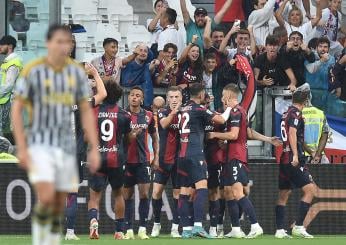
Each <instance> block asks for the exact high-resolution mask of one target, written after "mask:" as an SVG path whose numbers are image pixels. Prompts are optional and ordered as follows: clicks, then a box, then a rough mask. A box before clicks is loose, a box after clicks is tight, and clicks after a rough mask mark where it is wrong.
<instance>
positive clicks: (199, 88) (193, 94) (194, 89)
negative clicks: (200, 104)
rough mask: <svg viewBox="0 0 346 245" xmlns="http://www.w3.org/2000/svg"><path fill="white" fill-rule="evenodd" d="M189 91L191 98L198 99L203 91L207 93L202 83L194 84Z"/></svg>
mask: <svg viewBox="0 0 346 245" xmlns="http://www.w3.org/2000/svg"><path fill="white" fill-rule="evenodd" d="M189 90H190V96H191V97H197V96H198V95H199V94H200V93H201V92H202V91H205V88H204V86H203V85H202V84H201V83H194V84H192V85H190V87H189Z"/></svg>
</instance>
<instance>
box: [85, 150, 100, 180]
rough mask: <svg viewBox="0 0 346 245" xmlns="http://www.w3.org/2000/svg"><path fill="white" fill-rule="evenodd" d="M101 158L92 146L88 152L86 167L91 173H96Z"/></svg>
mask: <svg viewBox="0 0 346 245" xmlns="http://www.w3.org/2000/svg"><path fill="white" fill-rule="evenodd" d="M100 164H101V159H100V153H99V151H98V150H97V148H93V149H91V150H90V151H89V153H88V167H89V171H90V173H91V174H94V173H96V171H97V170H98V169H99V168H100Z"/></svg>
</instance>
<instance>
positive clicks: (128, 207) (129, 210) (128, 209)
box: [125, 199, 134, 230]
mask: <svg viewBox="0 0 346 245" xmlns="http://www.w3.org/2000/svg"><path fill="white" fill-rule="evenodd" d="M133 211H134V207H133V199H129V200H125V225H126V229H127V230H128V229H132V214H133Z"/></svg>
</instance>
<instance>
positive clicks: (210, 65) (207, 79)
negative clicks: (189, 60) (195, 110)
mask: <svg viewBox="0 0 346 245" xmlns="http://www.w3.org/2000/svg"><path fill="white" fill-rule="evenodd" d="M216 67H217V61H216V55H215V54H214V53H208V54H207V55H206V56H205V57H204V71H203V82H204V87H205V88H206V91H207V93H208V95H209V97H210V99H211V101H213V100H214V97H215V95H217V96H220V95H221V93H222V88H217V72H216ZM216 90H219V91H220V90H221V93H220V92H219V91H216ZM214 92H215V94H214ZM219 98H221V97H219ZM220 103H221V101H220ZM210 108H211V110H214V104H213V103H211V104H210Z"/></svg>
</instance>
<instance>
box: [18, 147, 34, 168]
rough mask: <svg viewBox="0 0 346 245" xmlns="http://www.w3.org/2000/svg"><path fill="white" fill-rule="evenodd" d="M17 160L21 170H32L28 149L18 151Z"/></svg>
mask: <svg viewBox="0 0 346 245" xmlns="http://www.w3.org/2000/svg"><path fill="white" fill-rule="evenodd" d="M17 158H18V166H19V167H20V168H21V169H24V170H25V171H28V170H30V167H31V163H30V155H29V152H28V150H27V149H25V150H18V152H17Z"/></svg>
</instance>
